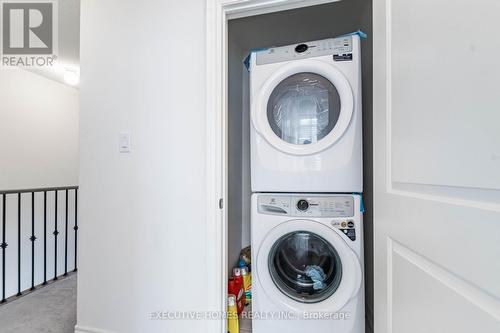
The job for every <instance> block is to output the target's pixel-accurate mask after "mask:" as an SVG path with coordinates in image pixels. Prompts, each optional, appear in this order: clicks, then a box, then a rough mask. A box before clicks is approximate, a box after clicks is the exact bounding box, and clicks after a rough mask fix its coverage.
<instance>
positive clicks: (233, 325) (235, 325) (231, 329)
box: [227, 295, 240, 333]
mask: <svg viewBox="0 0 500 333" xmlns="http://www.w3.org/2000/svg"><path fill="white" fill-rule="evenodd" d="M227 331H228V333H239V331H240V325H239V322H238V310H237V309H236V296H234V295H229V296H228V297H227Z"/></svg>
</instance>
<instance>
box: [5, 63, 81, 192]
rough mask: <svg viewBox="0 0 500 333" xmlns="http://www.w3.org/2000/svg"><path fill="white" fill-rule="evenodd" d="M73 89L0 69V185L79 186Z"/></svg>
mask: <svg viewBox="0 0 500 333" xmlns="http://www.w3.org/2000/svg"><path fill="white" fill-rule="evenodd" d="M78 97H79V96H78V90H76V89H74V88H71V87H69V86H66V85H64V84H61V83H58V82H55V81H52V80H49V79H47V78H45V77H42V76H40V75H37V74H34V73H31V72H28V71H25V70H21V69H8V70H7V69H4V70H1V71H0V161H1V163H0V190H9V189H24V188H37V187H57V186H70V185H78Z"/></svg>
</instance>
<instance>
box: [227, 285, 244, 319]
mask: <svg viewBox="0 0 500 333" xmlns="http://www.w3.org/2000/svg"><path fill="white" fill-rule="evenodd" d="M227 293H228V294H230V295H234V296H236V309H237V310H238V315H240V314H241V313H242V312H243V308H244V307H245V303H246V300H245V290H244V289H243V279H241V281H236V280H235V279H234V277H232V278H229V281H228V282H227Z"/></svg>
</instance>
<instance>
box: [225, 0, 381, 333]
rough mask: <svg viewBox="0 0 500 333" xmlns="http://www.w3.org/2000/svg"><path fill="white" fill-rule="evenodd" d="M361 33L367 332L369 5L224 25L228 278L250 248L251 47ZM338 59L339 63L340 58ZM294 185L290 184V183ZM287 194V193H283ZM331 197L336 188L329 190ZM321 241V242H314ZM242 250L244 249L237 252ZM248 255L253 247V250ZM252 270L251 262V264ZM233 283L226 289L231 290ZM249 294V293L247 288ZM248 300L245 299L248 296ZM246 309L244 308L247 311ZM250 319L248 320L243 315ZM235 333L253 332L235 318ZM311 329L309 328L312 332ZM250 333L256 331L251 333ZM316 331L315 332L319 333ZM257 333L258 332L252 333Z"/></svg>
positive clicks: (342, 4) (369, 325)
mask: <svg viewBox="0 0 500 333" xmlns="http://www.w3.org/2000/svg"><path fill="white" fill-rule="evenodd" d="M358 30H361V31H363V32H365V33H366V34H367V38H366V39H363V40H362V41H361V54H362V57H361V68H362V70H361V71H362V73H361V77H362V117H363V121H362V122H363V130H362V132H363V202H364V208H365V212H364V218H363V219H364V223H363V225H364V227H363V228H364V283H365V303H366V308H365V313H366V323H365V327H366V332H373V230H372V207H373V205H372V201H373V199H372V198H373V196H372V191H373V189H372V180H373V176H372V175H373V167H372V165H373V156H372V59H373V57H372V42H373V36H372V2H371V1H369V0H348V1H339V2H333V3H329V4H324V5H316V6H311V7H306V8H299V9H293V10H287V11H281V12H275V13H270V14H264V15H257V16H250V17H244V18H237V19H231V20H230V21H229V25H228V52H229V53H228V55H227V59H228V70H229V75H228V114H227V118H226V119H227V122H226V123H227V126H228V127H227V132H226V133H227V196H226V198H227V199H226V209H227V228H226V230H227V279H230V278H231V277H232V276H233V268H235V267H238V266H245V265H248V262H245V261H246V260H250V257H251V256H250V254H249V251H250V248H249V247H250V246H251V215H252V214H251V211H252V188H251V169H250V168H251V150H250V149H251V147H250V142H251V138H250V131H251V126H252V125H251V117H250V81H249V71H248V70H247V68H246V66H245V64H244V60H245V58H246V57H247V56H248V54H249V53H250V52H251V51H252V50H255V49H263V48H269V47H279V46H286V45H292V44H301V43H302V42H308V41H316V40H322V39H328V38H333V37H337V36H341V35H344V34H348V33H351V32H354V31H358ZM340 60H343V59H340ZM292 181H293V180H292ZM283 192H287V191H283ZM331 193H335V189H332V190H331ZM318 242H321V240H318ZM242 250H243V251H242ZM251 250H252V251H257V249H255V248H252V249H251ZM250 270H251V264H250ZM233 283H234V280H232V281H231V284H230V286H229V288H234V285H233ZM247 292H251V290H247ZM247 296H250V295H249V294H248V295H247ZM247 303H249V304H250V303H251V302H247ZM247 309H249V308H248V307H247ZM245 317H249V316H245ZM239 327H240V332H242V333H245V332H252V325H251V320H250V319H248V318H243V319H240V321H239ZM312 329H313V330H314V328H312ZM253 331H254V332H255V330H253ZM318 332H319V331H318ZM257 333H260V332H257Z"/></svg>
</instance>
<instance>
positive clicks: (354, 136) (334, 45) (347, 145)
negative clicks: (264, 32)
mask: <svg viewBox="0 0 500 333" xmlns="http://www.w3.org/2000/svg"><path fill="white" fill-rule="evenodd" d="M249 69H250V97H251V107H250V109H251V115H250V117H251V131H250V139H251V186H252V192H253V194H252V217H251V243H252V267H253V269H252V276H253V295H252V307H253V309H252V310H253V314H254V316H253V322H252V331H253V332H254V333H275V332H287V333H299V332H300V333H302V332H306V331H309V332H315V333H327V332H331V333H334V332H335V333H361V332H364V321H365V316H364V279H363V216H362V198H361V192H362V189H363V179H362V124H361V51H360V38H359V36H358V35H350V36H344V37H339V38H332V39H325V40H319V41H312V42H307V43H302V44H298V45H297V44H296V45H290V46H285V47H276V48H270V49H267V50H261V51H256V52H252V53H251V55H250V68H249Z"/></svg>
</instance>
